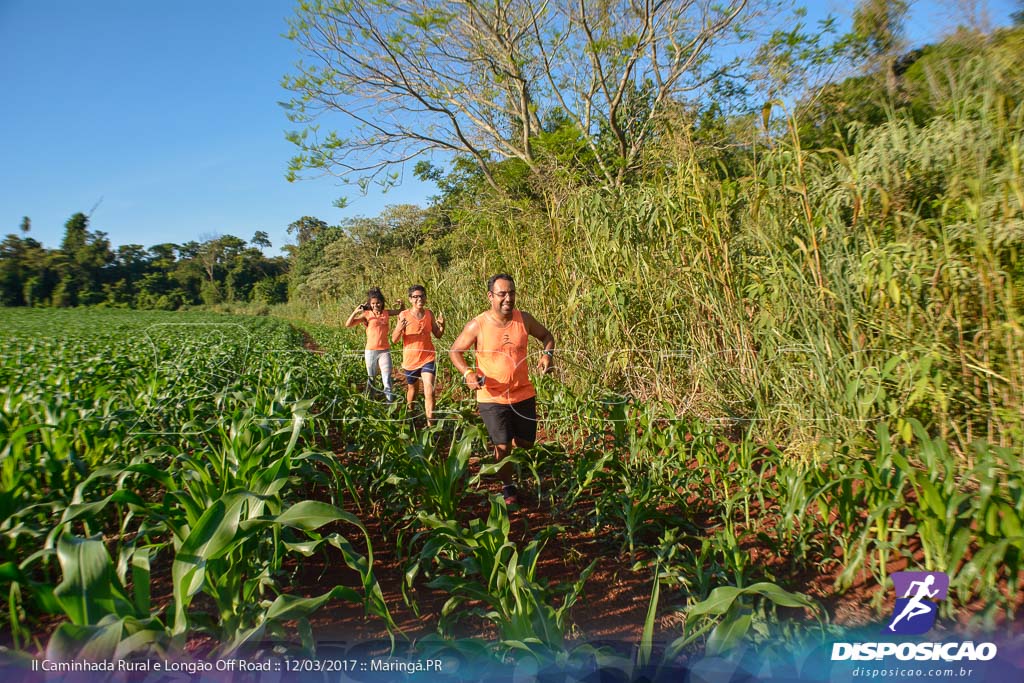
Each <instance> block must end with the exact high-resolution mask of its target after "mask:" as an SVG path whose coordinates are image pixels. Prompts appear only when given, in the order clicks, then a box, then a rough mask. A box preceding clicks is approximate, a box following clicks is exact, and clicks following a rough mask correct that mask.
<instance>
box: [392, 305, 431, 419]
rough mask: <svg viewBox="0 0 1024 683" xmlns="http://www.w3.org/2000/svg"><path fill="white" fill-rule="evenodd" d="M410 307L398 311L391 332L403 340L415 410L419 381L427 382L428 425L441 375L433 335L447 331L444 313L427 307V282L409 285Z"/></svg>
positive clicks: (408, 396) (395, 338)
mask: <svg viewBox="0 0 1024 683" xmlns="http://www.w3.org/2000/svg"><path fill="white" fill-rule="evenodd" d="M409 303H410V305H411V306H412V308H407V309H405V310H404V311H402V312H401V313H399V314H398V323H397V324H396V325H395V331H394V332H393V333H392V335H391V341H395V342H397V341H398V340H399V339H401V340H402V370H404V371H405V383H406V384H407V385H408V387H407V389H406V394H405V402H406V404H407V405H408V408H409V410H410V411H411V410H412V402H413V400H414V399H415V398H416V385H417V384H419V383H420V382H422V383H423V411H424V412H425V413H426V415H427V426H428V427H429V426H431V425H432V424H434V378H435V377H436V376H437V365H436V364H435V359H436V356H437V354H436V353H435V351H434V342H433V341H432V340H431V338H430V335H431V333H433V335H434V336H435V337H437V338H438V339H440V338H441V335H442V334H444V314H443V313H442V314H440V315H438V316H437V319H436V320H435V319H434V314H433V313H432V312H431V310H430V309H429V308H426V307H425V306H426V303H427V290H426V289H425V288H424V287H423V285H413V286H412V287H410V288H409Z"/></svg>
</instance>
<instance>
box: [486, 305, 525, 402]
mask: <svg viewBox="0 0 1024 683" xmlns="http://www.w3.org/2000/svg"><path fill="white" fill-rule="evenodd" d="M476 324H477V330H478V331H477V335H476V367H477V370H479V371H480V373H481V374H482V375H483V376H484V377H485V380H484V387H483V388H482V389H478V390H477V392H476V400H477V401H478V402H480V403H509V404H511V403H519V402H520V401H525V400H526V399H528V398H530V397H531V396H536V395H537V391H536V390H535V389H534V388H533V384H531V383H530V369H529V367H528V365H527V363H526V342H527V340H528V339H529V335H527V333H526V325H525V324H524V323H523V314H522V313H520V312H519V311H512V320H510V321H509V323H508V324H507V325H505V326H504V327H502V326H501V325H499V324H498V323H497V322H495V320H494V318H492V317H491V316H490V315H488V314H487V313H481V314H480V315H478V316H477V317H476Z"/></svg>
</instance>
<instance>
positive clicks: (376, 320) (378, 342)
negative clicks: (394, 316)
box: [363, 311, 391, 351]
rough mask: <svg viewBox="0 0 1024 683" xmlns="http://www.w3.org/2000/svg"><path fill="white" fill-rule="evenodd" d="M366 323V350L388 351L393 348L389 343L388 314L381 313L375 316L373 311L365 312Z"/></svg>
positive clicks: (385, 312)
mask: <svg viewBox="0 0 1024 683" xmlns="http://www.w3.org/2000/svg"><path fill="white" fill-rule="evenodd" d="M363 320H365V321H366V349H367V350H368V351H386V350H387V349H390V348H391V344H390V342H389V341H388V320H389V316H388V312H387V311H381V312H380V315H374V313H373V311H363Z"/></svg>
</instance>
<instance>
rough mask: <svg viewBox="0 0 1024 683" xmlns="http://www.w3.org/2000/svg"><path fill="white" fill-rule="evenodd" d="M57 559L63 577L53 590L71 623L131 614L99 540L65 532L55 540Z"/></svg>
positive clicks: (131, 610) (89, 621)
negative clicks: (78, 536)
mask: <svg viewBox="0 0 1024 683" xmlns="http://www.w3.org/2000/svg"><path fill="white" fill-rule="evenodd" d="M57 559H58V560H59V562H60V567H61V571H62V573H63V580H62V581H61V582H60V584H59V585H58V586H57V587H56V588H54V591H53V594H54V597H55V598H56V599H57V601H58V603H59V604H60V606H61V609H63V610H64V613H65V614H67V615H68V618H69V619H71V622H72V623H73V624H76V625H79V626H86V625H94V624H97V623H99V621H100V620H101V619H102V618H103V617H105V616H107V615H111V614H113V615H117V616H122V617H123V616H129V615H134V614H135V610H134V608H133V607H132V604H131V601H130V600H129V599H128V596H127V595H126V594H125V590H124V587H123V586H122V585H121V582H120V581H118V580H117V575H116V573H115V572H114V563H113V562H112V561H111V560H110V555H109V554H108V553H107V549H106V547H105V546H104V545H103V542H102V541H99V540H97V539H83V538H77V537H75V536H70V535H67V534H65V535H63V536H61V537H60V539H59V540H58V541H57Z"/></svg>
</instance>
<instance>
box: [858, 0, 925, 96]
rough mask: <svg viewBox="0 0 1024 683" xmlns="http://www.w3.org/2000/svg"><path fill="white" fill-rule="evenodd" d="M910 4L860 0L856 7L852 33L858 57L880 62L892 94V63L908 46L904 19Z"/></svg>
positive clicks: (899, 0)
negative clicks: (904, 36)
mask: <svg viewBox="0 0 1024 683" xmlns="http://www.w3.org/2000/svg"><path fill="white" fill-rule="evenodd" d="M909 10H910V4H909V2H908V1H907V0H860V1H859V2H858V3H857V6H856V7H855V8H854V10H853V32H852V33H851V34H850V36H849V42H850V46H851V50H852V51H853V53H854V55H855V56H856V57H860V58H862V59H866V60H867V61H868V66H869V67H872V68H873V67H876V66H879V65H880V66H881V67H882V68H883V69H884V72H885V82H886V87H887V88H888V91H889V94H890V95H892V94H894V93H895V91H896V73H895V71H894V70H893V64H894V63H895V61H896V57H897V55H899V53H900V52H901V51H902V50H903V48H904V47H905V46H906V43H905V40H904V38H903V33H904V22H905V21H906V19H907V12H908V11H909Z"/></svg>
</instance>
